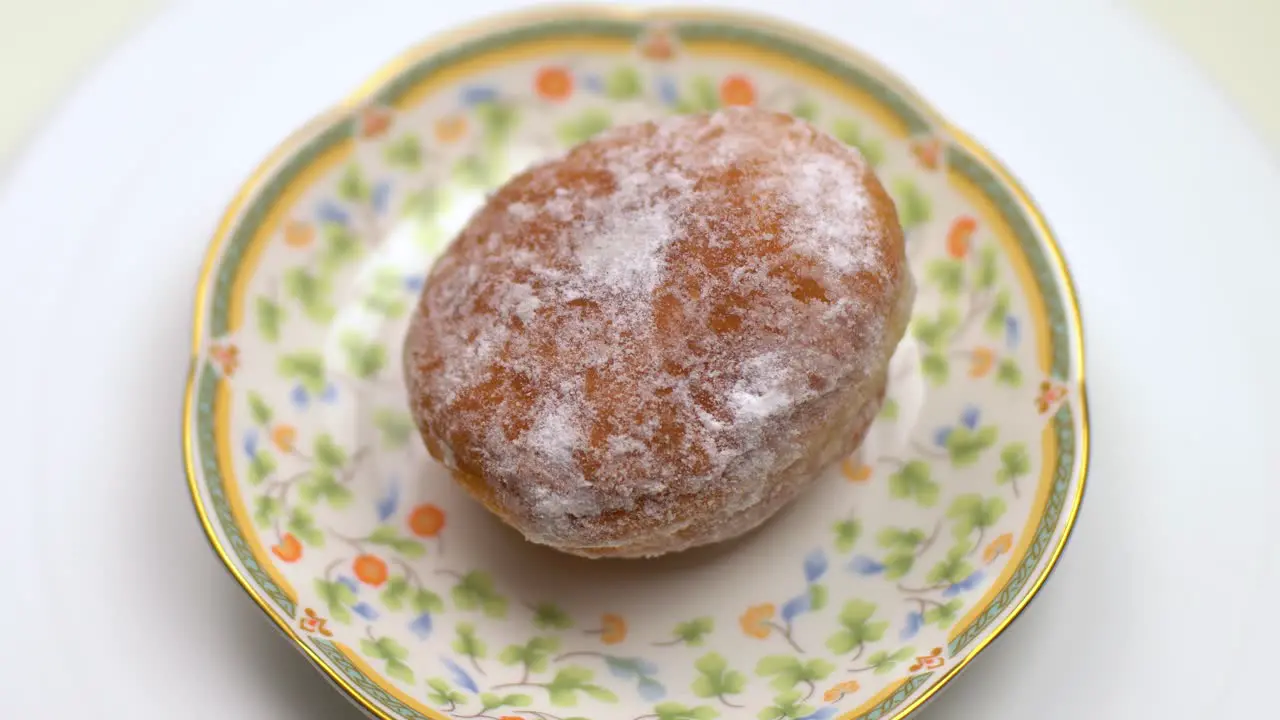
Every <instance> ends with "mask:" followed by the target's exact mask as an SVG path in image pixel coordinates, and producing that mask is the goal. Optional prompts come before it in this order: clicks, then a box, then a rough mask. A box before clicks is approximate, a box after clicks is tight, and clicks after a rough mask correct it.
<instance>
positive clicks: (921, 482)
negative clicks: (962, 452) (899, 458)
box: [889, 460, 939, 507]
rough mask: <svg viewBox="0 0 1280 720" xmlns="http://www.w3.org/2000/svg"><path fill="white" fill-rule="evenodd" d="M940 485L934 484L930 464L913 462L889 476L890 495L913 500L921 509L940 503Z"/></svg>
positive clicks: (921, 461) (920, 461)
mask: <svg viewBox="0 0 1280 720" xmlns="http://www.w3.org/2000/svg"><path fill="white" fill-rule="evenodd" d="M938 493H939V488H938V483H936V482H934V480H933V478H932V477H931V473H930V470H929V463H927V462H924V461H923V460H912V461H910V462H908V463H907V464H905V465H903V466H902V468H901V469H900V470H898V471H897V472H895V473H893V474H892V475H890V476H889V495H890V496H892V497H894V498H897V499H899V500H905V499H911V500H914V501H915V502H916V504H917V505H919V506H921V507H933V506H934V505H935V504H937V502H938Z"/></svg>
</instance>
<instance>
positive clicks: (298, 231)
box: [284, 220, 316, 248]
mask: <svg viewBox="0 0 1280 720" xmlns="http://www.w3.org/2000/svg"><path fill="white" fill-rule="evenodd" d="M315 239H316V229H315V228H314V227H312V225H311V223H309V222H303V221H301V220H290V221H289V222H288V223H287V224H285V226H284V244H285V245H288V246H289V247H295V248H300V247H306V246H308V245H310V244H311V242H312V241H313V240H315Z"/></svg>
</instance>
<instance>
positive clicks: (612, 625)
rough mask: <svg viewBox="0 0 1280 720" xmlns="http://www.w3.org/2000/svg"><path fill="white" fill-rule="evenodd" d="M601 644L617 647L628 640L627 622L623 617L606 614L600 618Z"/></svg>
mask: <svg viewBox="0 0 1280 720" xmlns="http://www.w3.org/2000/svg"><path fill="white" fill-rule="evenodd" d="M600 626H601V630H600V642H603V643H604V644H605V645H617V644H618V643H620V642H622V641H623V640H626V639H627V621H626V620H624V619H623V618H622V616H621V615H614V614H613V613H605V614H604V615H601V616H600Z"/></svg>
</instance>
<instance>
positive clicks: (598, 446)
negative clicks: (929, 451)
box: [404, 110, 914, 556]
mask: <svg viewBox="0 0 1280 720" xmlns="http://www.w3.org/2000/svg"><path fill="white" fill-rule="evenodd" d="M913 297H914V286H913V284H912V281H911V277H910V274H909V272H908V269H907V265H906V257H905V254H904V249H903V239H902V231H901V228H900V227H899V225H898V222H897V217H896V212H895V209H894V206H893V203H892V201H891V200H890V198H889V196H888V194H887V193H886V192H885V191H884V189H883V187H881V185H880V183H879V182H878V181H877V180H876V178H875V176H874V175H873V174H872V172H871V170H870V168H869V167H868V166H867V165H866V164H865V163H864V162H863V161H862V159H861V158H860V156H858V155H857V154H856V152H854V151H852V150H851V149H848V148H846V147H844V146H843V145H841V144H839V143H838V142H837V141H835V140H833V139H831V138H830V137H828V136H826V135H823V134H821V133H819V132H818V131H816V130H815V129H813V128H812V127H811V126H809V125H807V124H805V123H803V122H801V121H798V120H795V119H793V118H790V117H788V116H784V115H778V114H773V113H766V112H763V111H753V110H733V111H722V112H720V113H716V114H714V115H704V116H695V117H684V118H674V119H669V120H665V121H661V122H658V123H644V124H640V125H634V126H629V127H626V128H619V129H617V130H614V131H611V132H608V133H606V134H604V135H602V136H600V137H599V138H598V139H597V140H595V141H592V142H589V143H587V144H585V145H583V146H580V147H578V148H576V149H574V150H573V151H571V152H570V153H569V154H568V155H566V156H565V157H563V158H560V159H557V160H554V161H551V162H548V163H544V164H542V165H539V166H536V167H534V168H531V169H530V170H528V171H526V172H524V173H522V174H520V175H519V176H517V177H516V178H514V179H512V180H511V181H510V182H509V183H508V184H507V185H505V186H504V187H503V188H501V189H500V190H499V191H498V192H497V193H495V194H494V195H493V196H492V197H491V198H490V199H489V201H488V202H487V203H486V205H485V206H484V207H483V208H482V209H481V210H480V211H479V212H478V213H477V214H476V215H475V217H473V218H472V219H471V221H470V223H469V224H468V226H467V228H466V229H464V231H463V232H462V233H461V235H460V236H459V237H458V238H457V239H456V240H455V242H454V243H453V244H451V246H450V247H449V248H448V249H447V250H446V252H445V253H444V255H443V256H442V257H441V258H440V260H439V261H437V263H436V265H435V266H434V267H433V269H432V272H431V274H430V276H429V278H428V281H427V285H426V287H425V288H424V290H423V294H422V298H421V301H420V303H419V305H418V307H417V309H416V310H415V313H414V318H413V321H412V325H411V328H410V332H409V335H408V337H407V340H406V346H405V356H404V362H405V374H406V381H407V383H408V386H409V391H410V401H411V404H412V410H413V415H414V418H415V420H416V422H417V423H418V427H419V429H420V431H421V433H422V435H423V438H424V441H425V442H426V444H427V447H428V449H429V450H430V452H431V454H432V455H433V456H435V457H436V458H437V459H439V460H440V461H442V462H443V463H444V464H446V465H447V466H448V467H450V468H451V469H452V470H453V471H454V474H455V477H456V478H457V479H458V481H459V483H460V484H461V485H462V486H463V487H465V488H466V489H467V490H468V491H469V492H470V493H471V494H472V495H473V496H475V497H476V498H477V499H479V500H480V501H481V502H482V503H484V504H485V506H486V507H488V508H489V509H490V510H492V511H493V512H494V513H496V514H497V515H499V516H500V517H502V518H503V519H504V520H505V521H506V522H508V523H509V524H511V525H513V526H514V527H516V528H517V529H519V530H520V531H521V532H523V533H524V534H525V535H526V537H528V538H529V539H531V540H534V541H536V542H542V543H545V544H549V545H553V546H555V547H558V548H560V549H562V550H565V551H568V552H573V553H576V554H580V555H587V556H606V555H608V556H636V555H656V554H661V553H663V552H669V551H673V550H679V549H683V548H687V547H692V546H696V545H701V544H705V543H708V542H716V541H719V540H724V539H728V538H730V537H733V536H736V535H739V534H742V533H743V532H746V531H747V530H750V529H751V528H753V527H755V526H757V525H759V524H760V523H761V522H763V521H764V520H765V519H767V518H768V517H769V516H771V515H772V514H773V513H775V512H776V511H777V510H778V509H780V508H781V507H782V506H784V505H785V504H786V503H787V502H789V501H790V500H791V499H792V498H794V497H795V495H796V494H798V493H799V492H800V491H801V490H802V489H803V488H804V487H805V486H807V485H808V484H809V482H811V481H812V479H813V478H814V477H816V475H817V474H818V473H819V472H820V471H821V470H822V469H823V468H824V467H826V466H827V465H829V464H830V463H831V462H834V461H835V460H837V459H839V458H840V457H842V456H843V455H845V454H848V453H849V452H852V451H853V450H854V449H856V447H857V446H858V445H859V444H860V443H861V440H862V437H863V435H864V434H865V432H866V429H867V427H868V426H869V425H870V422H871V420H872V418H873V417H874V415H875V412H876V411H877V410H878V408H879V405H880V402H881V398H882V396H883V392H884V383H885V370H886V367H887V364H888V361H889V358H890V356H891V355H892V352H893V350H894V348H895V347H896V345H897V343H898V341H899V340H900V339H901V337H902V334H903V332H904V330H905V326H906V322H907V318H908V315H909V310H910V305H911V301H912V299H913Z"/></svg>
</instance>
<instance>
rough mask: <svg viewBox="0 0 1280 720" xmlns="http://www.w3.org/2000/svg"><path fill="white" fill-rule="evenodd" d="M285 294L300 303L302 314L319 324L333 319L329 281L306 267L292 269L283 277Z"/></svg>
mask: <svg viewBox="0 0 1280 720" xmlns="http://www.w3.org/2000/svg"><path fill="white" fill-rule="evenodd" d="M283 283H284V292H285V294H286V295H288V296H289V297H291V298H293V299H294V300H297V301H298V304H299V305H301V306H302V312H303V314H305V315H306V316H307V317H308V318H311V319H312V320H314V321H316V322H318V323H328V322H329V321H330V320H332V319H333V315H334V309H333V305H331V304H330V303H329V293H330V291H331V288H330V285H329V281H328V280H326V279H325V278H322V277H320V276H318V275H315V274H313V273H312V272H311V271H310V270H308V269H307V268H304V267H295V268H290V269H288V270H286V271H285V273H284V277H283Z"/></svg>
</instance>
